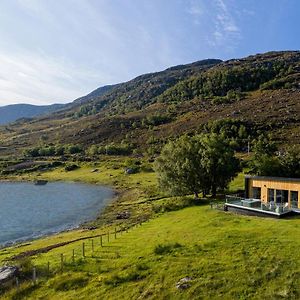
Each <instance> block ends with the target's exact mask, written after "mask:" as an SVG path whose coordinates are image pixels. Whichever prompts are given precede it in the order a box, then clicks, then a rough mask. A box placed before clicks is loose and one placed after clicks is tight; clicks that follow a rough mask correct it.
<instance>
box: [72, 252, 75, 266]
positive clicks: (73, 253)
mask: <svg viewBox="0 0 300 300" xmlns="http://www.w3.org/2000/svg"><path fill="white" fill-rule="evenodd" d="M72 262H73V264H74V263H75V250H74V249H73V250H72Z"/></svg>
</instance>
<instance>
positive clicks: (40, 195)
mask: <svg viewBox="0 0 300 300" xmlns="http://www.w3.org/2000/svg"><path fill="white" fill-rule="evenodd" d="M112 197H113V191H112V190H111V189H109V188H106V187H102V186H97V185H87V184H79V183H62V182H55V183H47V184H46V185H42V186H39V185H34V184H33V183H24V182H21V183H15V182H9V183H6V182H1V183H0V245H4V244H7V243H10V242H16V241H22V240H26V239H30V238H34V237H38V236H42V235H45V234H49V233H53V232H57V231H61V230H65V229H69V228H73V227H76V226H78V225H79V224H80V223H82V222H84V221H87V220H91V219H93V218H95V217H96V216H97V214H98V212H99V210H100V209H101V208H103V207H104V206H105V205H106V203H107V202H108V200H109V199H111V198H112Z"/></svg>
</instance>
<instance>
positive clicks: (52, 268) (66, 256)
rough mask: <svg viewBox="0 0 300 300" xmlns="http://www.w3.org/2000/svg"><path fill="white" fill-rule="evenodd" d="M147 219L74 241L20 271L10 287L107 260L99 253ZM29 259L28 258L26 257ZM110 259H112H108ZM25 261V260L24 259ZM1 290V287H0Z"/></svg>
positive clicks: (35, 282)
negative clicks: (46, 259)
mask: <svg viewBox="0 0 300 300" xmlns="http://www.w3.org/2000/svg"><path fill="white" fill-rule="evenodd" d="M148 221H149V219H147V220H143V221H140V222H138V223H135V224H132V225H130V226H122V227H115V228H114V229H113V230H108V231H107V232H106V233H102V234H98V235H94V236H93V237H88V238H84V239H83V240H82V241H80V242H79V241H78V240H77V241H74V247H70V245H72V244H73V243H70V244H68V248H69V249H70V251H68V252H66V251H64V252H59V251H58V252H59V253H58V254H57V255H55V257H54V256H52V257H51V258H49V260H48V261H47V262H41V263H36V264H34V265H30V268H28V267H27V269H26V272H23V271H22V267H21V270H20V273H19V276H16V277H14V279H13V282H12V284H11V285H10V286H12V287H13V286H15V287H16V288H17V289H19V287H20V285H21V284H22V283H24V282H29V281H31V282H32V284H33V285H35V284H37V282H38V281H39V280H42V279H49V278H50V277H52V276H55V275H56V274H62V273H64V272H67V271H70V270H74V268H76V267H80V266H81V265H82V263H84V261H85V260H86V259H97V260H98V259H99V258H101V254H102V256H103V257H102V258H107V253H105V252H101V250H103V249H104V248H105V247H107V246H109V244H110V243H111V242H112V241H114V240H116V239H117V238H118V237H120V236H122V235H124V234H126V233H128V232H129V230H132V229H133V228H135V227H139V226H142V224H143V223H145V222H148ZM28 257H29V258H30V256H28ZM110 258H112V257H110ZM25 259H26V258H25ZM0 288H1V286H0Z"/></svg>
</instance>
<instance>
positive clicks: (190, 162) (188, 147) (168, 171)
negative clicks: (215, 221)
mask: <svg viewBox="0 0 300 300" xmlns="http://www.w3.org/2000/svg"><path fill="white" fill-rule="evenodd" d="M201 148H202V145H201V143H200V142H199V141H198V140H196V139H193V138H191V137H188V136H182V137H181V138H179V139H178V140H177V141H174V142H169V143H168V144H166V145H165V146H164V148H163V149H162V152H161V155H160V157H159V158H157V159H156V162H155V170H156V171H157V172H158V175H159V183H160V185H161V187H163V188H165V189H166V190H167V191H168V192H170V193H172V194H177V195H178V194H179V195H184V194H189V193H193V194H194V195H195V197H196V198H198V194H199V193H200V192H201V191H204V189H205V184H204V183H205V175H204V172H203V170H202V167H201V151H200V149H201Z"/></svg>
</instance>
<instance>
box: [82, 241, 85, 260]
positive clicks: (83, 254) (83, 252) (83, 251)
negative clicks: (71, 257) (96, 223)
mask: <svg viewBox="0 0 300 300" xmlns="http://www.w3.org/2000/svg"><path fill="white" fill-rule="evenodd" d="M84 246H85V245H84V242H83V243H82V256H83V257H85V249H84Z"/></svg>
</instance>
